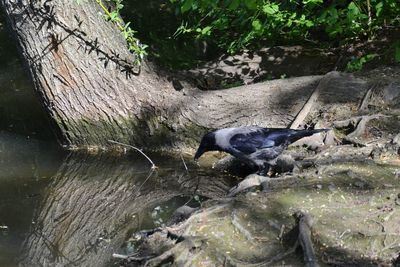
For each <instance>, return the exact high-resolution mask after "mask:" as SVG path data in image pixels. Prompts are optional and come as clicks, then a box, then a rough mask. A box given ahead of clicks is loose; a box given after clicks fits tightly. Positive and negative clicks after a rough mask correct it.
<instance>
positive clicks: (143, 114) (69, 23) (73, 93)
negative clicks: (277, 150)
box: [0, 0, 320, 147]
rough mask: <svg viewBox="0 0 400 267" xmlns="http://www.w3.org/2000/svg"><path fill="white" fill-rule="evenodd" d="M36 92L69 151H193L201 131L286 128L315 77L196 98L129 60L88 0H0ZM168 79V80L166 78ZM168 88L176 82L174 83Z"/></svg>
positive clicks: (117, 37) (194, 92)
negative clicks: (116, 146)
mask: <svg viewBox="0 0 400 267" xmlns="http://www.w3.org/2000/svg"><path fill="white" fill-rule="evenodd" d="M0 3H1V4H2V6H3V8H4V10H5V11H6V14H7V17H8V21H9V22H10V25H11V27H12V29H13V30H14V33H15V35H16V37H17V40H18V42H19V44H20V48H21V51H22V55H23V56H24V58H25V62H26V63H27V65H28V66H29V70H30V73H31V76H32V78H33V82H34V84H35V88H36V91H37V92H38V94H39V96H40V97H41V100H42V102H43V104H44V105H45V107H46V110H47V112H48V114H49V115H50V116H51V118H52V121H53V122H54V124H55V125H56V126H57V127H55V128H57V129H58V133H59V136H60V139H61V141H62V142H63V143H64V144H66V145H69V146H91V145H100V146H107V145H109V144H108V143H107V140H109V139H113V140H116V141H121V142H124V143H131V144H136V145H140V146H144V145H146V146H149V147H150V146H152V147H156V146H157V147H158V146H159V145H164V146H171V145H172V146H175V147H179V146H183V145H186V146H192V147H193V146H195V144H197V142H198V139H199V137H200V135H201V134H203V133H204V131H206V130H207V129H209V128H220V127H227V126H237V125H249V124H258V125H263V126H287V125H288V124H289V123H290V121H291V120H292V119H293V117H294V116H295V115H296V113H297V112H298V111H299V109H300V108H301V106H302V105H303V103H304V101H305V100H306V98H307V96H308V95H309V94H310V93H311V91H312V89H313V87H314V86H315V83H316V82H317V81H318V80H319V79H320V77H303V78H296V79H288V80H284V81H270V82H267V83H261V84H258V85H252V86H247V87H239V88H235V89H230V90H222V91H209V92H202V91H199V90H196V89H195V88H192V87H191V86H190V85H188V84H187V83H182V84H183V87H184V88H183V89H182V90H180V91H178V90H175V88H174V86H173V83H172V82H171V79H169V78H168V77H166V75H161V74H160V73H163V72H161V71H158V70H157V69H156V68H154V67H153V66H151V65H150V64H148V63H147V62H145V63H144V64H143V66H142V70H141V73H140V74H135V73H134V72H135V67H134V66H133V65H132V64H131V63H132V62H133V57H132V55H130V54H129V53H128V51H127V49H126V43H125V41H124V40H123V38H122V37H121V34H120V33H118V30H117V29H116V27H114V25H112V24H111V23H110V22H106V21H105V20H104V17H103V15H102V14H101V10H100V8H99V7H98V6H97V5H96V3H95V1H81V2H80V4H77V3H76V2H75V1H71V0H57V1H53V0H49V1H28V0H20V1H12V0H0ZM172 80H173V79H172ZM174 83H175V84H176V83H179V82H177V81H175V80H174Z"/></svg>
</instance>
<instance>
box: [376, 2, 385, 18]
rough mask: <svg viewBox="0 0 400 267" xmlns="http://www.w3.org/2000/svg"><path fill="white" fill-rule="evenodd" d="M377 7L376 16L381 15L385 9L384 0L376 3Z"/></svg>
mask: <svg viewBox="0 0 400 267" xmlns="http://www.w3.org/2000/svg"><path fill="white" fill-rule="evenodd" d="M375 9H376V16H377V17H379V16H380V15H381V13H382V10H383V2H379V3H378V4H376V6H375Z"/></svg>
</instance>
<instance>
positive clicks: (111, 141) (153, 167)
mask: <svg viewBox="0 0 400 267" xmlns="http://www.w3.org/2000/svg"><path fill="white" fill-rule="evenodd" d="M108 142H110V143H114V144H118V145H121V146H126V147H130V148H133V149H135V150H136V151H139V152H140V154H142V155H143V156H144V157H145V158H146V159H147V160H148V161H149V162H150V163H151V165H152V166H151V168H152V169H155V168H157V166H156V165H155V164H154V162H153V161H152V160H151V159H150V158H149V157H148V156H147V155H146V154H145V153H144V152H143V151H142V150H141V149H139V148H137V147H134V146H131V145H128V144H124V143H120V142H117V141H114V140H108Z"/></svg>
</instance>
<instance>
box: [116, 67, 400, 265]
mask: <svg viewBox="0 0 400 267" xmlns="http://www.w3.org/2000/svg"><path fill="white" fill-rule="evenodd" d="M394 71H396V70H394ZM397 72H398V69H397ZM390 73H391V75H387V74H385V75H384V74H383V73H381V75H380V76H379V75H377V73H375V75H373V73H371V72H369V73H368V74H364V75H362V74H360V75H359V76H357V77H355V76H352V75H348V74H340V73H331V74H328V75H327V78H326V79H325V81H324V79H323V80H322V82H321V83H320V85H319V86H320V89H318V88H317V89H316V90H315V91H314V93H313V95H314V96H315V97H314V100H312V101H308V102H307V103H306V104H305V106H304V107H303V110H302V111H304V112H300V113H301V116H300V115H298V117H297V118H296V119H298V120H297V122H296V124H297V125H296V127H303V126H304V125H306V126H307V125H308V126H309V125H314V126H315V127H329V128H331V129H332V131H331V132H330V133H328V135H325V136H323V135H315V136H313V137H312V138H308V139H306V140H302V142H299V143H297V144H295V145H293V146H292V147H291V148H289V150H288V151H287V152H286V153H285V157H284V159H282V162H283V163H284V165H285V164H286V167H287V166H289V167H290V168H289V170H290V173H285V171H277V175H276V176H275V177H271V178H269V177H261V176H256V175H250V176H245V171H244V172H242V173H241V175H243V176H242V177H244V179H243V178H242V179H240V178H236V179H237V180H238V182H239V183H238V185H237V186H236V187H234V188H233V189H231V190H230V191H226V195H225V197H222V198H221V197H219V198H218V199H212V200H208V201H206V202H204V203H203V204H202V207H201V209H200V210H199V211H196V212H194V213H193V214H192V215H191V216H190V217H189V219H187V220H185V221H184V222H181V223H178V224H174V225H168V226H167V225H165V226H164V227H163V228H162V230H161V231H158V232H157V233H155V234H151V235H148V236H146V237H144V239H143V240H142V242H141V243H140V244H137V246H138V250H137V251H136V252H135V253H133V254H131V255H125V256H128V257H127V258H126V259H124V260H123V261H122V264H123V265H126V266H138V265H140V266H141V265H144V266H161V265H162V264H165V263H170V264H172V266H281V265H286V264H287V265H292V266H304V265H306V266H318V265H320V266H325V265H334V266H392V265H393V264H394V262H396V259H397V257H399V251H400V228H399V227H398V222H399V220H400V158H399V155H400V150H399V149H400V141H399V140H400V139H399V138H400V137H399V136H400V135H399V133H400V125H399V121H400V120H399V115H400V112H399V106H398V105H399V103H400V101H399V96H400V86H399V81H398V80H397V79H396V75H394V74H393V72H390ZM378 77H379V78H378ZM397 77H398V76H397ZM326 86H329V87H332V86H333V87H335V88H336V89H337V90H328V91H329V92H335V94H326V93H324V92H326V91H325V90H324V89H323V88H324V87H326ZM310 98H313V96H311V97H310ZM221 159H222V160H221ZM294 159H295V160H294ZM221 162H222V163H221ZM200 163H201V165H202V166H203V168H214V169H215V170H216V172H219V173H224V172H228V173H229V172H231V173H232V170H237V169H241V166H240V164H239V163H238V162H237V161H234V160H230V159H228V160H227V159H224V155H222V154H221V153H214V154H209V155H208V157H205V158H204V159H203V160H202V161H201V162H200ZM282 172H283V173H282ZM238 174H239V173H236V175H238ZM262 184H264V186H265V185H267V186H266V187H264V189H266V190H264V191H263V192H261V191H260V190H261V185H262ZM299 211H301V212H302V214H306V215H307V216H309V218H310V221H312V223H310V224H309V226H307V227H309V232H310V233H311V237H310V243H304V241H299V240H300V239H299V237H298V236H304V235H301V234H298V235H295V238H293V231H294V229H301V226H300V221H301V219H297V220H296V219H294V218H293V215H294V214H298V212H299ZM303 228H304V227H303ZM306 232H307V231H306ZM296 242H297V243H296ZM154 244H157V245H154ZM160 244H163V245H160ZM296 244H297V246H296V247H294V246H295V245H296ZM295 248H297V249H295ZM310 249H311V251H312V252H313V253H314V252H315V261H314V260H313V259H312V260H310V255H311V254H312V253H311V254H310V253H309V251H310ZM149 251H151V253H148V252H149ZM307 251H308V252H307ZM304 252H307V253H305V254H304ZM120 256H121V255H120ZM311 258H312V257H311Z"/></svg>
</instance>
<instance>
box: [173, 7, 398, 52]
mask: <svg viewBox="0 0 400 267" xmlns="http://www.w3.org/2000/svg"><path fill="white" fill-rule="evenodd" d="M170 2H171V3H172V4H173V5H175V7H177V8H176V12H177V13H178V14H179V15H181V16H182V17H183V19H184V21H183V22H182V24H181V26H180V27H179V28H178V29H177V31H176V33H175V36H178V35H182V34H190V35H193V36H194V37H195V38H197V39H206V40H209V41H210V42H215V43H216V44H217V45H218V46H219V47H220V48H222V49H225V50H227V51H228V52H231V53H233V52H236V51H238V50H240V49H243V48H247V47H254V46H260V45H265V44H274V43H290V42H293V41H297V42H298V41H299V40H306V41H313V42H315V41H320V40H325V41H332V40H349V39H351V38H355V37H361V36H364V37H372V36H374V34H375V33H376V32H377V31H378V30H380V29H381V28H382V27H384V26H388V25H394V26H399V25H400V15H399V14H400V1H398V0H367V1H366V0H362V1H361V0H355V1H344V0H333V1H323V0H285V1H272V0H170Z"/></svg>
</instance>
